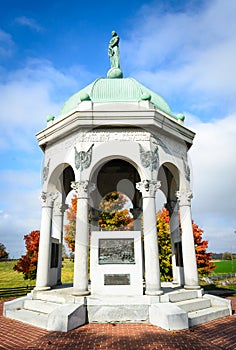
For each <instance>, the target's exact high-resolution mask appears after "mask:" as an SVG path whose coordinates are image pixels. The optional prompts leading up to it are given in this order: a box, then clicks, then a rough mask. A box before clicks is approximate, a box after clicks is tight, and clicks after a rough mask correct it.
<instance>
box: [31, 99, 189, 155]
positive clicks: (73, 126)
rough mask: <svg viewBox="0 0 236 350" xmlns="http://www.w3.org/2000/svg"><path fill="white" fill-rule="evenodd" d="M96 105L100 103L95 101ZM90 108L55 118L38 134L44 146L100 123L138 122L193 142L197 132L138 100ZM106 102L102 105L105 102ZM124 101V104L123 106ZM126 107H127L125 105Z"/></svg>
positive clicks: (124, 123)
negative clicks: (145, 106) (141, 104)
mask: <svg viewBox="0 0 236 350" xmlns="http://www.w3.org/2000/svg"><path fill="white" fill-rule="evenodd" d="M94 105H96V104H94ZM99 105H100V106H99V108H98V106H97V108H95V107H96V106H93V104H92V108H91V109H89V110H80V111H78V110H74V111H73V112H72V113H71V114H69V115H67V116H64V117H61V118H58V119H55V120H54V121H53V122H52V123H51V124H49V125H48V126H47V128H45V129H44V130H42V131H40V132H38V133H37V135H36V137H37V140H38V143H39V145H40V147H41V148H42V149H44V148H45V146H46V144H47V143H51V142H55V141H56V140H58V139H60V138H63V137H65V136H67V135H69V134H71V133H73V132H74V131H76V130H78V129H79V128H81V127H89V128H96V127H99V126H104V127H105V126H107V125H109V126H111V127H119V126H122V127H125V126H127V127H128V126H129V127H130V126H136V127H141V128H145V129H152V130H154V131H155V129H156V130H158V129H162V130H164V131H165V132H167V133H169V134H172V135H175V136H176V137H178V138H181V139H182V140H183V141H185V142H187V144H188V145H189V146H191V144H192V141H193V138H194V136H195V133H194V132H192V131H191V130H189V129H187V128H186V127H185V126H183V125H181V124H179V123H178V121H177V120H175V119H174V118H173V117H171V116H169V115H168V114H166V113H164V112H162V111H160V110H157V109H155V108H153V106H152V105H151V106H152V108H150V104H149V108H140V106H139V104H138V103H136V104H134V103H131V105H130V104H129V103H116V104H114V105H113V104H112V105H110V104H109V108H110V109H108V104H104V103H103V104H101V103H100V104H99ZM101 105H102V106H101ZM120 105H122V108H121V106H120ZM125 107H126V108H125Z"/></svg>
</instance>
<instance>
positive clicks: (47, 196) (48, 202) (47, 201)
mask: <svg viewBox="0 0 236 350" xmlns="http://www.w3.org/2000/svg"><path fill="white" fill-rule="evenodd" d="M57 197H58V193H56V192H42V193H41V203H42V207H53V204H54V201H55V200H56V199H57Z"/></svg>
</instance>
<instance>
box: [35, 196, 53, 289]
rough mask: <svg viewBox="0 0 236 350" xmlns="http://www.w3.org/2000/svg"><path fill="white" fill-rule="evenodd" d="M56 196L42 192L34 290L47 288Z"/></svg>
mask: <svg viewBox="0 0 236 350" xmlns="http://www.w3.org/2000/svg"><path fill="white" fill-rule="evenodd" d="M57 196H58V194H57V193H53V192H42V195H41V200H42V217H41V228H40V241H39V255H38V267H37V280H36V287H35V289H36V290H47V289H50V286H49V283H50V281H49V279H50V276H49V271H50V253H51V246H50V245H51V230H52V210H53V204H54V201H55V199H56V198H57Z"/></svg>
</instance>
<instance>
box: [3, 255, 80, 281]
mask: <svg viewBox="0 0 236 350" xmlns="http://www.w3.org/2000/svg"><path fill="white" fill-rule="evenodd" d="M15 264H16V260H15V261H1V262H0V288H14V287H25V286H34V285H35V280H33V281H30V280H24V278H23V274H22V273H19V272H17V271H14V270H13V266H14V265H15ZM62 265H63V268H62V283H70V282H73V270H74V263H73V262H72V261H70V260H69V259H68V260H65V261H63V264H62Z"/></svg>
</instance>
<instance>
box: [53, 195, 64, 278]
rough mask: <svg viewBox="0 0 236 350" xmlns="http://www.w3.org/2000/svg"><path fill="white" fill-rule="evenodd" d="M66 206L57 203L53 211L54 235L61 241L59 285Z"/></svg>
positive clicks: (58, 272)
mask: <svg viewBox="0 0 236 350" xmlns="http://www.w3.org/2000/svg"><path fill="white" fill-rule="evenodd" d="M67 207H68V206H67V205H66V204H64V205H63V204H62V203H61V202H56V203H55V204H54V210H53V234H54V237H55V238H57V239H58V240H59V252H58V268H57V284H61V283H62V282H61V267H62V246H63V223H64V212H65V210H66V209H67Z"/></svg>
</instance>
